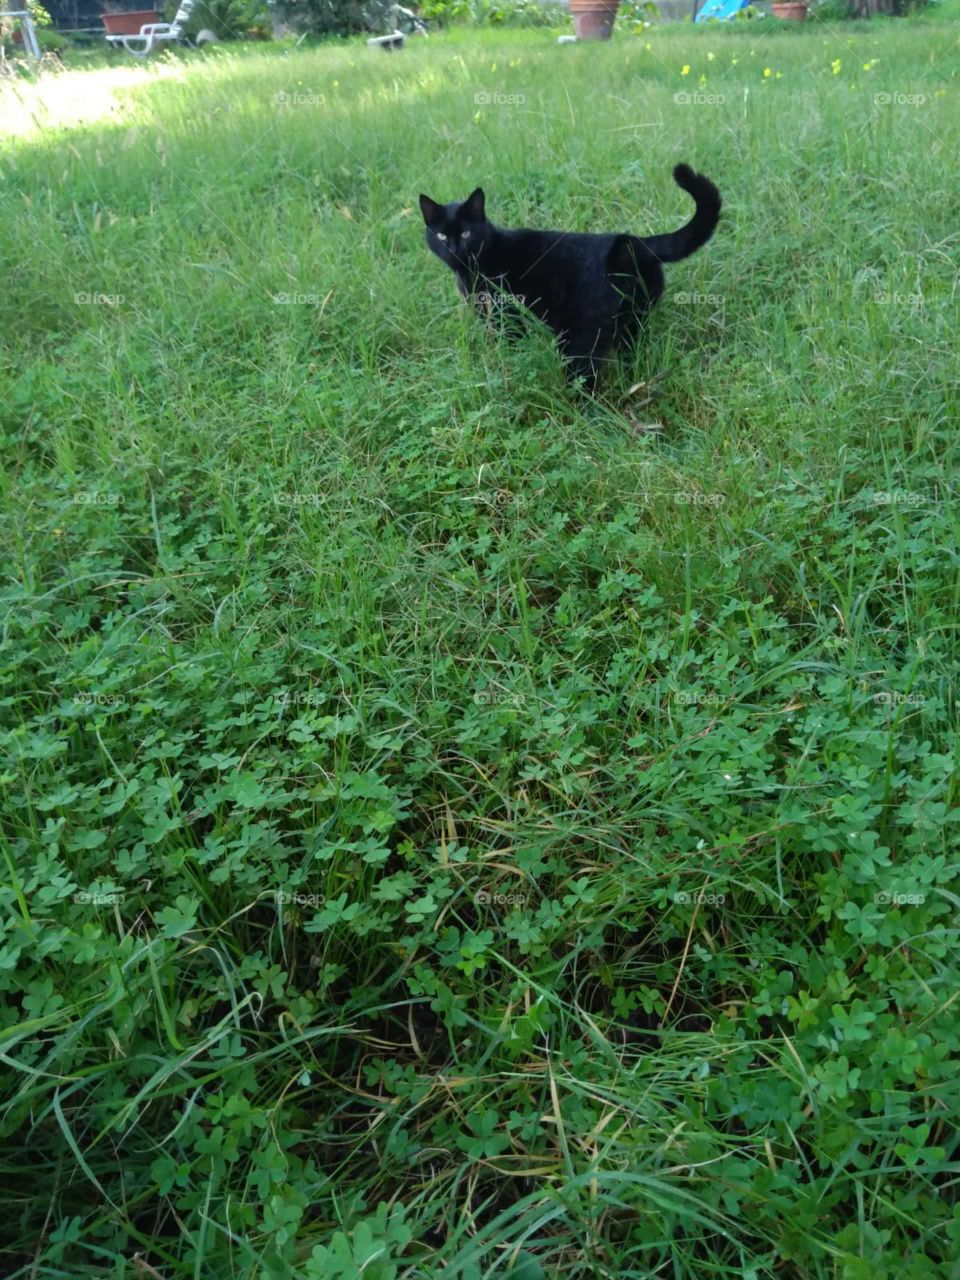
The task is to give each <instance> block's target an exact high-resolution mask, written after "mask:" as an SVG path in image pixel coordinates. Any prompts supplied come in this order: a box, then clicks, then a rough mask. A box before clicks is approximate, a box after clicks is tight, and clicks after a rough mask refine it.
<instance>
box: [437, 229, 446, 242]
mask: <svg viewBox="0 0 960 1280" xmlns="http://www.w3.org/2000/svg"><path fill="white" fill-rule="evenodd" d="M446 238H447V237H446V236H445V235H444V234H443V232H442V231H438V232H437V239H438V240H443V241H446Z"/></svg>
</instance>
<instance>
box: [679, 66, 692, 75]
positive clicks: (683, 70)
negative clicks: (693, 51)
mask: <svg viewBox="0 0 960 1280" xmlns="http://www.w3.org/2000/svg"><path fill="white" fill-rule="evenodd" d="M680 74H681V75H682V76H688V75H689V74H690V68H689V66H685V67H681V68H680Z"/></svg>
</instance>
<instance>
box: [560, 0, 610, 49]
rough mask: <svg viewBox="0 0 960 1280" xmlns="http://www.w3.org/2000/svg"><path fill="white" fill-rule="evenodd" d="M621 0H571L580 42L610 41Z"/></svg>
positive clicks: (575, 28)
mask: <svg viewBox="0 0 960 1280" xmlns="http://www.w3.org/2000/svg"><path fill="white" fill-rule="evenodd" d="M619 8H620V0H570V14H571V16H572V18H573V26H574V30H575V31H576V33H577V39H578V40H609V39H610V33H611V32H612V31H613V23H614V19H615V18H616V16H617V10H618V9H619Z"/></svg>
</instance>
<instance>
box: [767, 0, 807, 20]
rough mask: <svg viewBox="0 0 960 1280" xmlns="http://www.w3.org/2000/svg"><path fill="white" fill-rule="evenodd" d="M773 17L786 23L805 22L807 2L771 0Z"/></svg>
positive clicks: (802, 0) (801, 0) (800, 0)
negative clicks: (784, 20)
mask: <svg viewBox="0 0 960 1280" xmlns="http://www.w3.org/2000/svg"><path fill="white" fill-rule="evenodd" d="M773 16H774V17H775V18H785V19H786V20H787V21H788V22H805V21H806V17H807V0H773Z"/></svg>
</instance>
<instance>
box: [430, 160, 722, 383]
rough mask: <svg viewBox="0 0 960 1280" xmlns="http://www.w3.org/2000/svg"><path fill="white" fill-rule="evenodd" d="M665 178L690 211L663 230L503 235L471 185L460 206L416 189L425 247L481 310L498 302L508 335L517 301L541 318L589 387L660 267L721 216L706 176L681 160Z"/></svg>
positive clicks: (633, 323)
mask: <svg viewBox="0 0 960 1280" xmlns="http://www.w3.org/2000/svg"><path fill="white" fill-rule="evenodd" d="M673 177H674V181H675V182H676V183H677V185H678V186H680V187H682V188H683V190H684V191H687V192H689V193H690V195H692V196H693V198H694V200H695V201H696V202H697V208H696V212H695V213H694V215H693V217H692V218H691V219H690V221H689V222H688V223H687V225H686V226H685V227H681V228H680V230H679V231H674V232H673V233H672V234H670V235H665V236H647V237H646V238H641V237H639V236H631V235H626V234H623V235H585V234H582V233H580V232H575V231H530V230H518V231H507V230H504V229H502V228H500V227H495V226H494V225H493V223H492V222H488V221H487V217H486V214H485V212H484V196H483V191H482V190H481V189H480V188H479V187H478V188H477V189H476V191H474V193H473V194H472V195H471V196H468V197H467V199H466V200H464V201H463V203H462V204H458V203H456V201H454V202H453V203H452V204H437V202H436V201H435V200H431V199H430V197H429V196H424V195H421V197H420V209H421V211H422V213H423V220H424V222H425V223H426V224H427V232H426V234H427V247H428V248H429V249H432V251H433V252H434V253H435V254H436V255H437V257H438V258H441V259H442V260H443V261H444V262H445V263H446V264H447V266H448V267H451V268H452V269H453V271H454V272H455V274H456V277H457V285H458V287H459V289H460V292H461V293H462V294H463V295H464V297H466V298H471V299H472V300H473V302H474V304H475V305H476V307H477V310H478V311H479V312H481V313H483V312H487V313H489V312H490V310H491V309H492V307H494V306H496V307H497V308H498V309H500V308H504V307H505V308H506V310H507V314H508V316H509V318H510V327H511V329H512V330H513V331H514V332H516V331H517V328H518V325H517V321H518V319H519V312H518V310H517V308H516V306H514V305H513V303H514V302H516V303H520V304H522V305H523V306H525V307H527V308H529V310H530V311H532V312H533V313H534V315H536V316H538V317H539V318H540V319H541V320H543V321H544V322H545V323H546V324H548V325H549V326H550V328H551V329H552V330H553V332H554V333H555V334H556V335H557V344H558V346H559V347H560V352H561V354H562V355H563V357H564V359H565V361H566V368H567V373H568V376H569V377H571V378H576V377H582V378H583V380H584V384H585V386H586V387H587V389H588V390H590V391H593V390H594V388H595V386H596V381H597V375H598V373H599V368H600V362H601V361H602V360H604V359H605V358H606V357H607V356H608V355H609V353H610V351H611V350H613V348H615V347H618V346H625V345H626V344H628V343H630V342H631V341H632V340H633V339H634V338H635V337H636V333H637V329H638V326H639V323H640V320H641V319H642V317H643V315H644V313H645V312H646V311H648V310H649V308H650V307H651V306H652V305H653V304H654V303H655V302H656V300H657V299H658V298H659V297H660V295H661V294H662V293H663V284H664V280H663V268H662V266H661V264H662V263H664V262H678V261H679V260H680V259H681V258H686V257H688V256H689V255H690V254H691V253H693V252H695V250H697V249H699V248H700V246H701V245H703V244H706V242H707V241H708V240H709V239H710V237H711V236H712V235H713V232H714V229H715V228H716V225H717V222H718V221H719V218H720V193H719V192H718V191H717V189H716V187H715V186H714V185H713V183H712V182H711V181H710V179H709V178H705V177H703V175H702V174H699V173H694V172H693V170H692V169H691V168H690V167H689V165H685V164H678V165H677V167H676V168H675V169H674V171H673Z"/></svg>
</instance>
